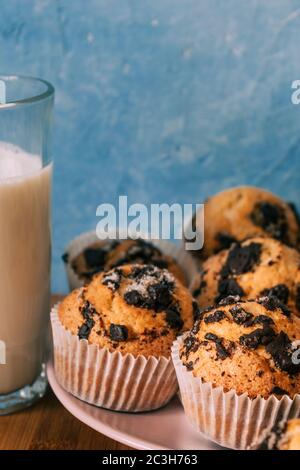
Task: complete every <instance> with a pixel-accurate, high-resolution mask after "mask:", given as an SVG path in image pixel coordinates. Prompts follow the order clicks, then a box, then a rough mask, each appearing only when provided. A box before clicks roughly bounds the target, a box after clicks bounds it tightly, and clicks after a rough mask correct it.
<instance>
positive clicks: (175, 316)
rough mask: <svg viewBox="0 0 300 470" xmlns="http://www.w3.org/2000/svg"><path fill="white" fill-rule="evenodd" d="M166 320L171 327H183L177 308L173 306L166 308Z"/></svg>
mask: <svg viewBox="0 0 300 470" xmlns="http://www.w3.org/2000/svg"><path fill="white" fill-rule="evenodd" d="M166 321H167V323H168V324H169V325H170V327H171V328H175V329H181V328H182V327H183V320H182V318H181V317H180V313H179V312H178V310H176V309H174V307H173V308H168V309H167V310H166Z"/></svg>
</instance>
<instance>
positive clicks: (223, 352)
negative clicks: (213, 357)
mask: <svg viewBox="0 0 300 470" xmlns="http://www.w3.org/2000/svg"><path fill="white" fill-rule="evenodd" d="M216 350H217V359H221V360H222V361H223V360H224V359H226V358H227V357H229V356H230V352H229V351H228V350H227V349H226V348H225V347H224V346H223V345H222V344H221V343H216Z"/></svg>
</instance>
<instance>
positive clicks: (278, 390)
mask: <svg viewBox="0 0 300 470" xmlns="http://www.w3.org/2000/svg"><path fill="white" fill-rule="evenodd" d="M271 393H274V394H275V395H288V392H287V391H286V390H283V388H281V387H277V386H275V387H273V388H272V390H271Z"/></svg>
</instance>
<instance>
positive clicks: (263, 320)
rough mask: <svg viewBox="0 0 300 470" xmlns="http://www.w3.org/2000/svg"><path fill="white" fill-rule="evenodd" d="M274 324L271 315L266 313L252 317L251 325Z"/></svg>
mask: <svg viewBox="0 0 300 470" xmlns="http://www.w3.org/2000/svg"><path fill="white" fill-rule="evenodd" d="M257 324H261V325H274V324H275V323H274V320H273V319H272V318H271V317H268V316H267V315H257V317H255V318H254V320H253V323H252V325H257ZM249 326H250V325H249Z"/></svg>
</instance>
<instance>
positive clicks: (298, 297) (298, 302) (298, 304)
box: [295, 284, 300, 312]
mask: <svg viewBox="0 0 300 470" xmlns="http://www.w3.org/2000/svg"><path fill="white" fill-rule="evenodd" d="M295 303H296V307H297V310H298V311H299V312H300V285H299V284H298V285H297V287H296V298H295Z"/></svg>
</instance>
